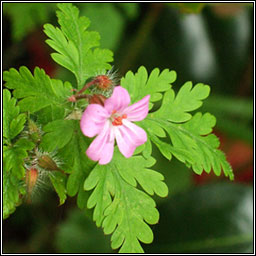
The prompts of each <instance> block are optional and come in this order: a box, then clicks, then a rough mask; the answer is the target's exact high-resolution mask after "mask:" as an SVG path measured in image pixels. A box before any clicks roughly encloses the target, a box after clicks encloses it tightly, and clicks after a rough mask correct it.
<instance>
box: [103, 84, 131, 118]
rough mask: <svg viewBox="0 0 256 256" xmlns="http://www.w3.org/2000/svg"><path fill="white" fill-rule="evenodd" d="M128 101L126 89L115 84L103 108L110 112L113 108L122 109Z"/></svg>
mask: <svg viewBox="0 0 256 256" xmlns="http://www.w3.org/2000/svg"><path fill="white" fill-rule="evenodd" d="M130 102H131V99H130V95H129V93H128V91H127V90H126V89H124V88H123V87H121V86H116V87H115V88H114V91H113V94H112V96H111V97H110V98H108V99H106V100H105V103H104V108H105V109H106V110H107V111H108V112H109V113H110V114H111V113H112V111H113V110H116V111H122V110H123V109H124V108H126V107H127V106H128V105H129V104H130Z"/></svg>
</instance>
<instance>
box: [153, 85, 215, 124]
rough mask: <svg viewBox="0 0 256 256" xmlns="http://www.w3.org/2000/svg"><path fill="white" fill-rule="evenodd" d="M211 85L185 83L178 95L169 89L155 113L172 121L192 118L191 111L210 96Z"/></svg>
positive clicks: (183, 120)
mask: <svg viewBox="0 0 256 256" xmlns="http://www.w3.org/2000/svg"><path fill="white" fill-rule="evenodd" d="M209 93H210V87H209V86H208V85H204V84H201V83H199V84H196V85H195V86H194V87H193V88H192V83H191V82H187V83H185V84H184V85H183V86H182V87H181V88H180V90H179V92H178V94H177V96H176V97H175V93H174V91H173V90H172V89H170V90H168V91H167V92H166V93H165V95H164V98H163V102H162V105H161V107H160V109H159V110H158V111H156V112H155V113H154V115H156V116H158V117H161V118H162V119H167V120H169V121H172V122H185V121H188V120H189V119H190V118H191V114H189V113H187V112H191V111H193V110H196V109H198V108H199V107H200V106H201V105H202V100H204V99H206V98H207V97H208V96H209Z"/></svg>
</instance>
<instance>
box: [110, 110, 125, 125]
mask: <svg viewBox="0 0 256 256" xmlns="http://www.w3.org/2000/svg"><path fill="white" fill-rule="evenodd" d="M125 118H127V115H126V114H123V115H119V114H118V113H117V112H116V110H113V111H112V114H111V117H110V120H111V121H112V124H113V125H114V126H118V125H122V124H123V122H122V120H123V119H125Z"/></svg>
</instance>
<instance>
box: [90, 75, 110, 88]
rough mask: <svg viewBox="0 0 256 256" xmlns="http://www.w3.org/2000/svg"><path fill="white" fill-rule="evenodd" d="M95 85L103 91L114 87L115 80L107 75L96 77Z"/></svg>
mask: <svg viewBox="0 0 256 256" xmlns="http://www.w3.org/2000/svg"><path fill="white" fill-rule="evenodd" d="M94 84H95V85H96V86H97V87H98V88H100V89H102V90H107V89H110V88H111V87H112V86H113V80H112V79H111V78H110V77H109V76H107V75H99V76H96V77H95V79H94Z"/></svg>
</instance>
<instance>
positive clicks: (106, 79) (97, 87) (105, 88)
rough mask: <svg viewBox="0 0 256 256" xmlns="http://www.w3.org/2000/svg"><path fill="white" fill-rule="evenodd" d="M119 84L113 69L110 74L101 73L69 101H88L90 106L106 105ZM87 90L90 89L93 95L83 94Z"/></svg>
mask: <svg viewBox="0 0 256 256" xmlns="http://www.w3.org/2000/svg"><path fill="white" fill-rule="evenodd" d="M117 82H118V81H117V76H116V72H113V70H112V69H111V70H109V71H108V72H105V71H103V72H99V73H97V74H96V75H95V76H94V77H93V78H92V79H91V81H90V82H88V83H86V84H85V86H84V87H83V88H82V89H81V90H80V91H78V92H77V93H76V94H74V95H72V96H70V97H69V98H68V101H70V102H76V101H77V100H80V99H87V100H88V102H89V104H100V105H104V101H105V100H106V98H109V97H110V96H111V95H112V92H113V88H114V86H115V85H116V84H117ZM87 89H90V92H91V94H83V92H84V91H86V90H87Z"/></svg>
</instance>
